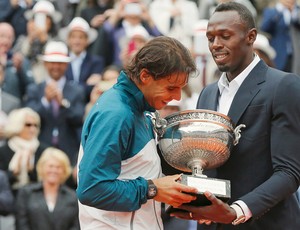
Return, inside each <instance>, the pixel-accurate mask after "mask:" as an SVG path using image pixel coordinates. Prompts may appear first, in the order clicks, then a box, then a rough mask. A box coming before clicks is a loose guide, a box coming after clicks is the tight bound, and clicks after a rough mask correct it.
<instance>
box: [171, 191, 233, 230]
mask: <svg viewBox="0 0 300 230" xmlns="http://www.w3.org/2000/svg"><path fill="white" fill-rule="evenodd" d="M204 195H205V196H206V198H207V199H208V200H210V201H211V205H207V206H193V205H187V204H183V205H181V206H179V207H178V208H179V209H178V211H176V212H172V213H171V214H170V215H171V216H175V217H178V218H181V219H186V220H191V219H192V220H197V221H198V223H200V224H211V223H212V222H217V223H224V224H230V223H231V222H232V221H233V220H234V219H235V218H236V213H235V211H234V210H233V209H232V208H231V207H230V206H229V205H228V204H227V203H225V202H223V201H222V200H220V199H218V198H216V196H214V195H213V194H212V193H210V192H208V191H206V192H204Z"/></svg>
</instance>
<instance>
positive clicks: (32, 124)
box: [25, 123, 39, 128]
mask: <svg viewBox="0 0 300 230" xmlns="http://www.w3.org/2000/svg"><path fill="white" fill-rule="evenodd" d="M32 126H33V127H35V128H38V127H39V125H38V124H34V123H25V127H32Z"/></svg>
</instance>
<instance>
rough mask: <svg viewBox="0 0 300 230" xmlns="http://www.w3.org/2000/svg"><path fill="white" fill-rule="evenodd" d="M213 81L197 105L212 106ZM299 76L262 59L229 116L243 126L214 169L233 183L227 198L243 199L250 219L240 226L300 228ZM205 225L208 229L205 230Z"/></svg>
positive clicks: (216, 92)
mask: <svg viewBox="0 0 300 230" xmlns="http://www.w3.org/2000/svg"><path fill="white" fill-rule="evenodd" d="M218 97H219V89H218V85H217V83H214V84H212V85H209V86H208V87H206V88H204V89H203V91H202V92H201V94H200V97H199V100H198V103H197V108H199V109H210V110H216V109H217V103H218ZM299 98H300V78H299V77H298V76H296V75H294V74H289V73H284V72H281V71H278V70H275V69H272V68H269V67H268V66H267V65H266V64H265V63H264V62H263V61H260V62H259V63H258V64H257V66H256V67H255V68H254V69H253V70H252V71H251V73H250V74H249V75H248V76H247V78H246V79H245V80H244V82H243V83H242V85H241V86H240V88H239V90H238V92H237V93H236V95H235V97H234V99H233V102H232V105H231V107H230V110H229V113H228V116H229V117H230V118H231V119H232V120H233V122H234V123H235V124H236V125H239V124H245V125H246V128H244V129H242V131H241V139H240V142H239V143H238V145H236V146H235V147H234V148H233V150H232V153H231V156H230V158H229V160H228V161H227V162H226V163H225V164H224V165H222V166H221V167H219V168H218V169H216V170H215V173H216V174H215V175H216V177H218V178H222V179H229V180H230V181H231V200H230V202H229V203H231V202H234V201H236V200H242V201H244V202H245V203H246V204H247V206H248V207H249V209H250V210H251V212H252V215H253V216H252V218H251V219H250V220H249V221H248V222H246V223H244V224H240V225H239V226H238V228H235V227H234V226H232V225H224V226H223V228H222V229H251V230H253V229H273V230H276V229H278V230H279V229H280V230H281V229H289V230H296V229H300V218H299V216H300V209H299V206H298V204H297V200H296V197H295V195H294V192H295V191H296V190H297V188H298V186H299V183H300V154H299V149H300V103H299ZM206 229H207V228H206Z"/></svg>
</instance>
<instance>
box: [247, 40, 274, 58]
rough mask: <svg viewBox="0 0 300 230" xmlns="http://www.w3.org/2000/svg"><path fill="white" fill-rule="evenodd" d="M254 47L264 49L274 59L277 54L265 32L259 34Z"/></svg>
mask: <svg viewBox="0 0 300 230" xmlns="http://www.w3.org/2000/svg"><path fill="white" fill-rule="evenodd" d="M253 48H254V49H258V50H261V51H263V52H264V53H265V54H267V55H268V56H269V58H271V59H274V58H275V56H276V51H275V50H274V48H273V47H272V46H271V45H270V43H269V40H268V38H267V37H266V36H265V35H263V34H257V36H256V40H255V42H254V44H253Z"/></svg>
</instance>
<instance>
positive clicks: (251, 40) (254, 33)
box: [248, 28, 257, 44]
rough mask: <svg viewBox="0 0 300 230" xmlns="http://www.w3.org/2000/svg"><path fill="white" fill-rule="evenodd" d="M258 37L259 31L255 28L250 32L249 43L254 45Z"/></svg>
mask: <svg viewBox="0 0 300 230" xmlns="http://www.w3.org/2000/svg"><path fill="white" fill-rule="evenodd" d="M256 35H257V30H256V29H255V28H253V29H251V30H249V32H248V43H249V44H253V43H254V42H255V39H256Z"/></svg>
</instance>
